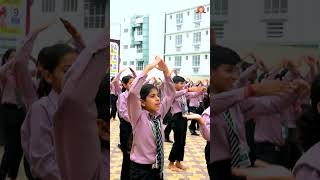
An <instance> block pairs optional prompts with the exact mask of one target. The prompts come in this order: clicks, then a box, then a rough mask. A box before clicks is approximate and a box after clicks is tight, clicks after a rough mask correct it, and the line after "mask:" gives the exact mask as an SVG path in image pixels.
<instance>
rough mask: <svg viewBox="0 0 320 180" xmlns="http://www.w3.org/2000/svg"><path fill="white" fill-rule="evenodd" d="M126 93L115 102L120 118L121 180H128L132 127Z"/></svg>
mask: <svg viewBox="0 0 320 180" xmlns="http://www.w3.org/2000/svg"><path fill="white" fill-rule="evenodd" d="M127 98H128V91H125V92H123V93H121V94H120V95H119V99H118V101H117V107H118V115H119V118H120V144H121V150H122V154H123V158H122V168H121V176H120V178H121V179H123V180H124V179H130V151H131V144H132V126H131V124H130V121H129V115H128V108H127Z"/></svg>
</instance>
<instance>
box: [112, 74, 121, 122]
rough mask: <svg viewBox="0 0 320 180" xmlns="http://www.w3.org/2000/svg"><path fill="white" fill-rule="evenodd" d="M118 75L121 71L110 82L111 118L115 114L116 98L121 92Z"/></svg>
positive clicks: (114, 116)
mask: <svg viewBox="0 0 320 180" xmlns="http://www.w3.org/2000/svg"><path fill="white" fill-rule="evenodd" d="M120 75H121V73H119V74H118V75H117V77H116V79H115V81H113V82H111V83H110V97H111V117H112V118H116V114H117V100H118V96H119V95H120V93H121V88H120V84H119V80H120Z"/></svg>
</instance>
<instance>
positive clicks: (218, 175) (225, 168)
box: [210, 160, 246, 180]
mask: <svg viewBox="0 0 320 180" xmlns="http://www.w3.org/2000/svg"><path fill="white" fill-rule="evenodd" d="M210 168H211V169H210V170H211V171H212V173H211V175H212V176H210V179H213V180H220V179H221V180H246V177H235V176H233V175H232V172H231V160H222V161H216V162H213V163H212V164H211V167H210Z"/></svg>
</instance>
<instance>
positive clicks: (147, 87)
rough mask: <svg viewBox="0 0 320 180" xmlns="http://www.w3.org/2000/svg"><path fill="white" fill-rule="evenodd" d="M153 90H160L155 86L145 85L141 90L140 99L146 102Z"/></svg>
mask: <svg viewBox="0 0 320 180" xmlns="http://www.w3.org/2000/svg"><path fill="white" fill-rule="evenodd" d="M152 89H156V90H158V88H157V87H156V86H154V85H153V84H145V85H143V86H142V88H141V90H140V99H142V100H146V99H147V96H148V95H149V94H150V91H151V90H152Z"/></svg>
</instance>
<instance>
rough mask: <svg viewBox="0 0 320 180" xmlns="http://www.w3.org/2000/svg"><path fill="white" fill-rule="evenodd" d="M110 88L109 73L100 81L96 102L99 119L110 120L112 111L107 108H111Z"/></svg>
mask: <svg viewBox="0 0 320 180" xmlns="http://www.w3.org/2000/svg"><path fill="white" fill-rule="evenodd" d="M108 89H110V81H109V78H108V75H105V76H104V78H103V80H102V81H101V83H100V86H99V90H98V92H97V95H96V98H95V103H96V107H97V110H98V119H102V120H104V121H108V120H107V119H108V117H110V116H109V114H110V112H109V111H107V110H106V109H108V108H109V104H110V103H109V102H110V96H109V94H108Z"/></svg>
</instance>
